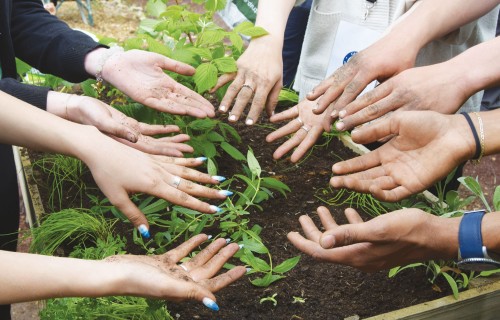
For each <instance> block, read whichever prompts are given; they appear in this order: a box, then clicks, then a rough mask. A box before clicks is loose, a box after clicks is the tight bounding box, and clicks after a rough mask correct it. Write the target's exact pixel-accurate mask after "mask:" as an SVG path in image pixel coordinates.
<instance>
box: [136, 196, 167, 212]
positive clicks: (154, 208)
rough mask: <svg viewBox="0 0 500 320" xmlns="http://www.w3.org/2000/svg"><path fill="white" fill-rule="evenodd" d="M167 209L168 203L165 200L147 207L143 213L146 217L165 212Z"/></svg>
mask: <svg viewBox="0 0 500 320" xmlns="http://www.w3.org/2000/svg"><path fill="white" fill-rule="evenodd" d="M167 207H168V202H167V201H165V200H163V199H159V200H157V201H155V202H153V203H152V204H150V205H148V206H147V207H145V208H144V209H142V210H141V211H142V212H143V213H144V214H145V215H148V214H152V213H157V212H159V211H163V210H165V209H166V208H167Z"/></svg>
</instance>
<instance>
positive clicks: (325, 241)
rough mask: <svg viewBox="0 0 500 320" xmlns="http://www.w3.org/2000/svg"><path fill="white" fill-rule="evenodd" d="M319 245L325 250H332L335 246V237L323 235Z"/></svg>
mask: <svg viewBox="0 0 500 320" xmlns="http://www.w3.org/2000/svg"><path fill="white" fill-rule="evenodd" d="M319 244H320V246H321V247H322V248H323V249H331V248H333V247H334V246H335V237H334V236H333V235H331V234H323V235H322V236H321V238H320V240H319Z"/></svg>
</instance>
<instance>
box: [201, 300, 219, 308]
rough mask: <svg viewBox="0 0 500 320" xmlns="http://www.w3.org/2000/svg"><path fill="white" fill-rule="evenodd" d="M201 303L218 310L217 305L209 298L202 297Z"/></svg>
mask: <svg viewBox="0 0 500 320" xmlns="http://www.w3.org/2000/svg"><path fill="white" fill-rule="evenodd" d="M203 304H204V305H205V307H207V308H208V309H210V310H213V311H219V306H218V305H217V303H215V301H213V300H212V299H210V298H206V297H205V298H203Z"/></svg>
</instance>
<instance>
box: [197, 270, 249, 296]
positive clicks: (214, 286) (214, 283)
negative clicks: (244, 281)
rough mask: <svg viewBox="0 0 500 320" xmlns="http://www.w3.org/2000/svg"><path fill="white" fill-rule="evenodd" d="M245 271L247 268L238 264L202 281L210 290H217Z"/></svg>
mask: <svg viewBox="0 0 500 320" xmlns="http://www.w3.org/2000/svg"><path fill="white" fill-rule="evenodd" d="M246 272H247V270H246V268H245V267H243V266H238V267H234V268H233V269H231V270H229V271H227V272H225V273H223V274H221V275H218V276H217V277H215V278H212V279H209V280H205V281H203V282H202V283H203V285H204V286H205V287H206V288H207V289H208V290H210V291H211V292H217V291H219V290H220V289H222V288H225V287H227V286H228V285H230V284H231V283H233V282H235V281H236V280H238V279H239V278H241V277H242V276H243V275H244V274H245V273H246Z"/></svg>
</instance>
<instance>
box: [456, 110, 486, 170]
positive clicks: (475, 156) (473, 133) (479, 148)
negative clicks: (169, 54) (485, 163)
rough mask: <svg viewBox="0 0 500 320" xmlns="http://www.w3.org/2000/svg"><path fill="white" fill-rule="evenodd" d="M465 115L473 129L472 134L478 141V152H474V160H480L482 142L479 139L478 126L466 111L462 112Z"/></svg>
mask: <svg viewBox="0 0 500 320" xmlns="http://www.w3.org/2000/svg"><path fill="white" fill-rule="evenodd" d="M461 114H463V116H464V117H465V119H466V120H467V123H468V124H469V127H470V130H471V131H472V135H473V136H474V141H475V142H476V152H475V153H474V157H473V158H472V160H476V161H479V159H481V155H482V152H481V142H480V141H479V136H478V135H477V131H476V127H475V126H474V123H473V122H472V119H471V118H470V115H469V114H468V113H466V112H462V113H461Z"/></svg>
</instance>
